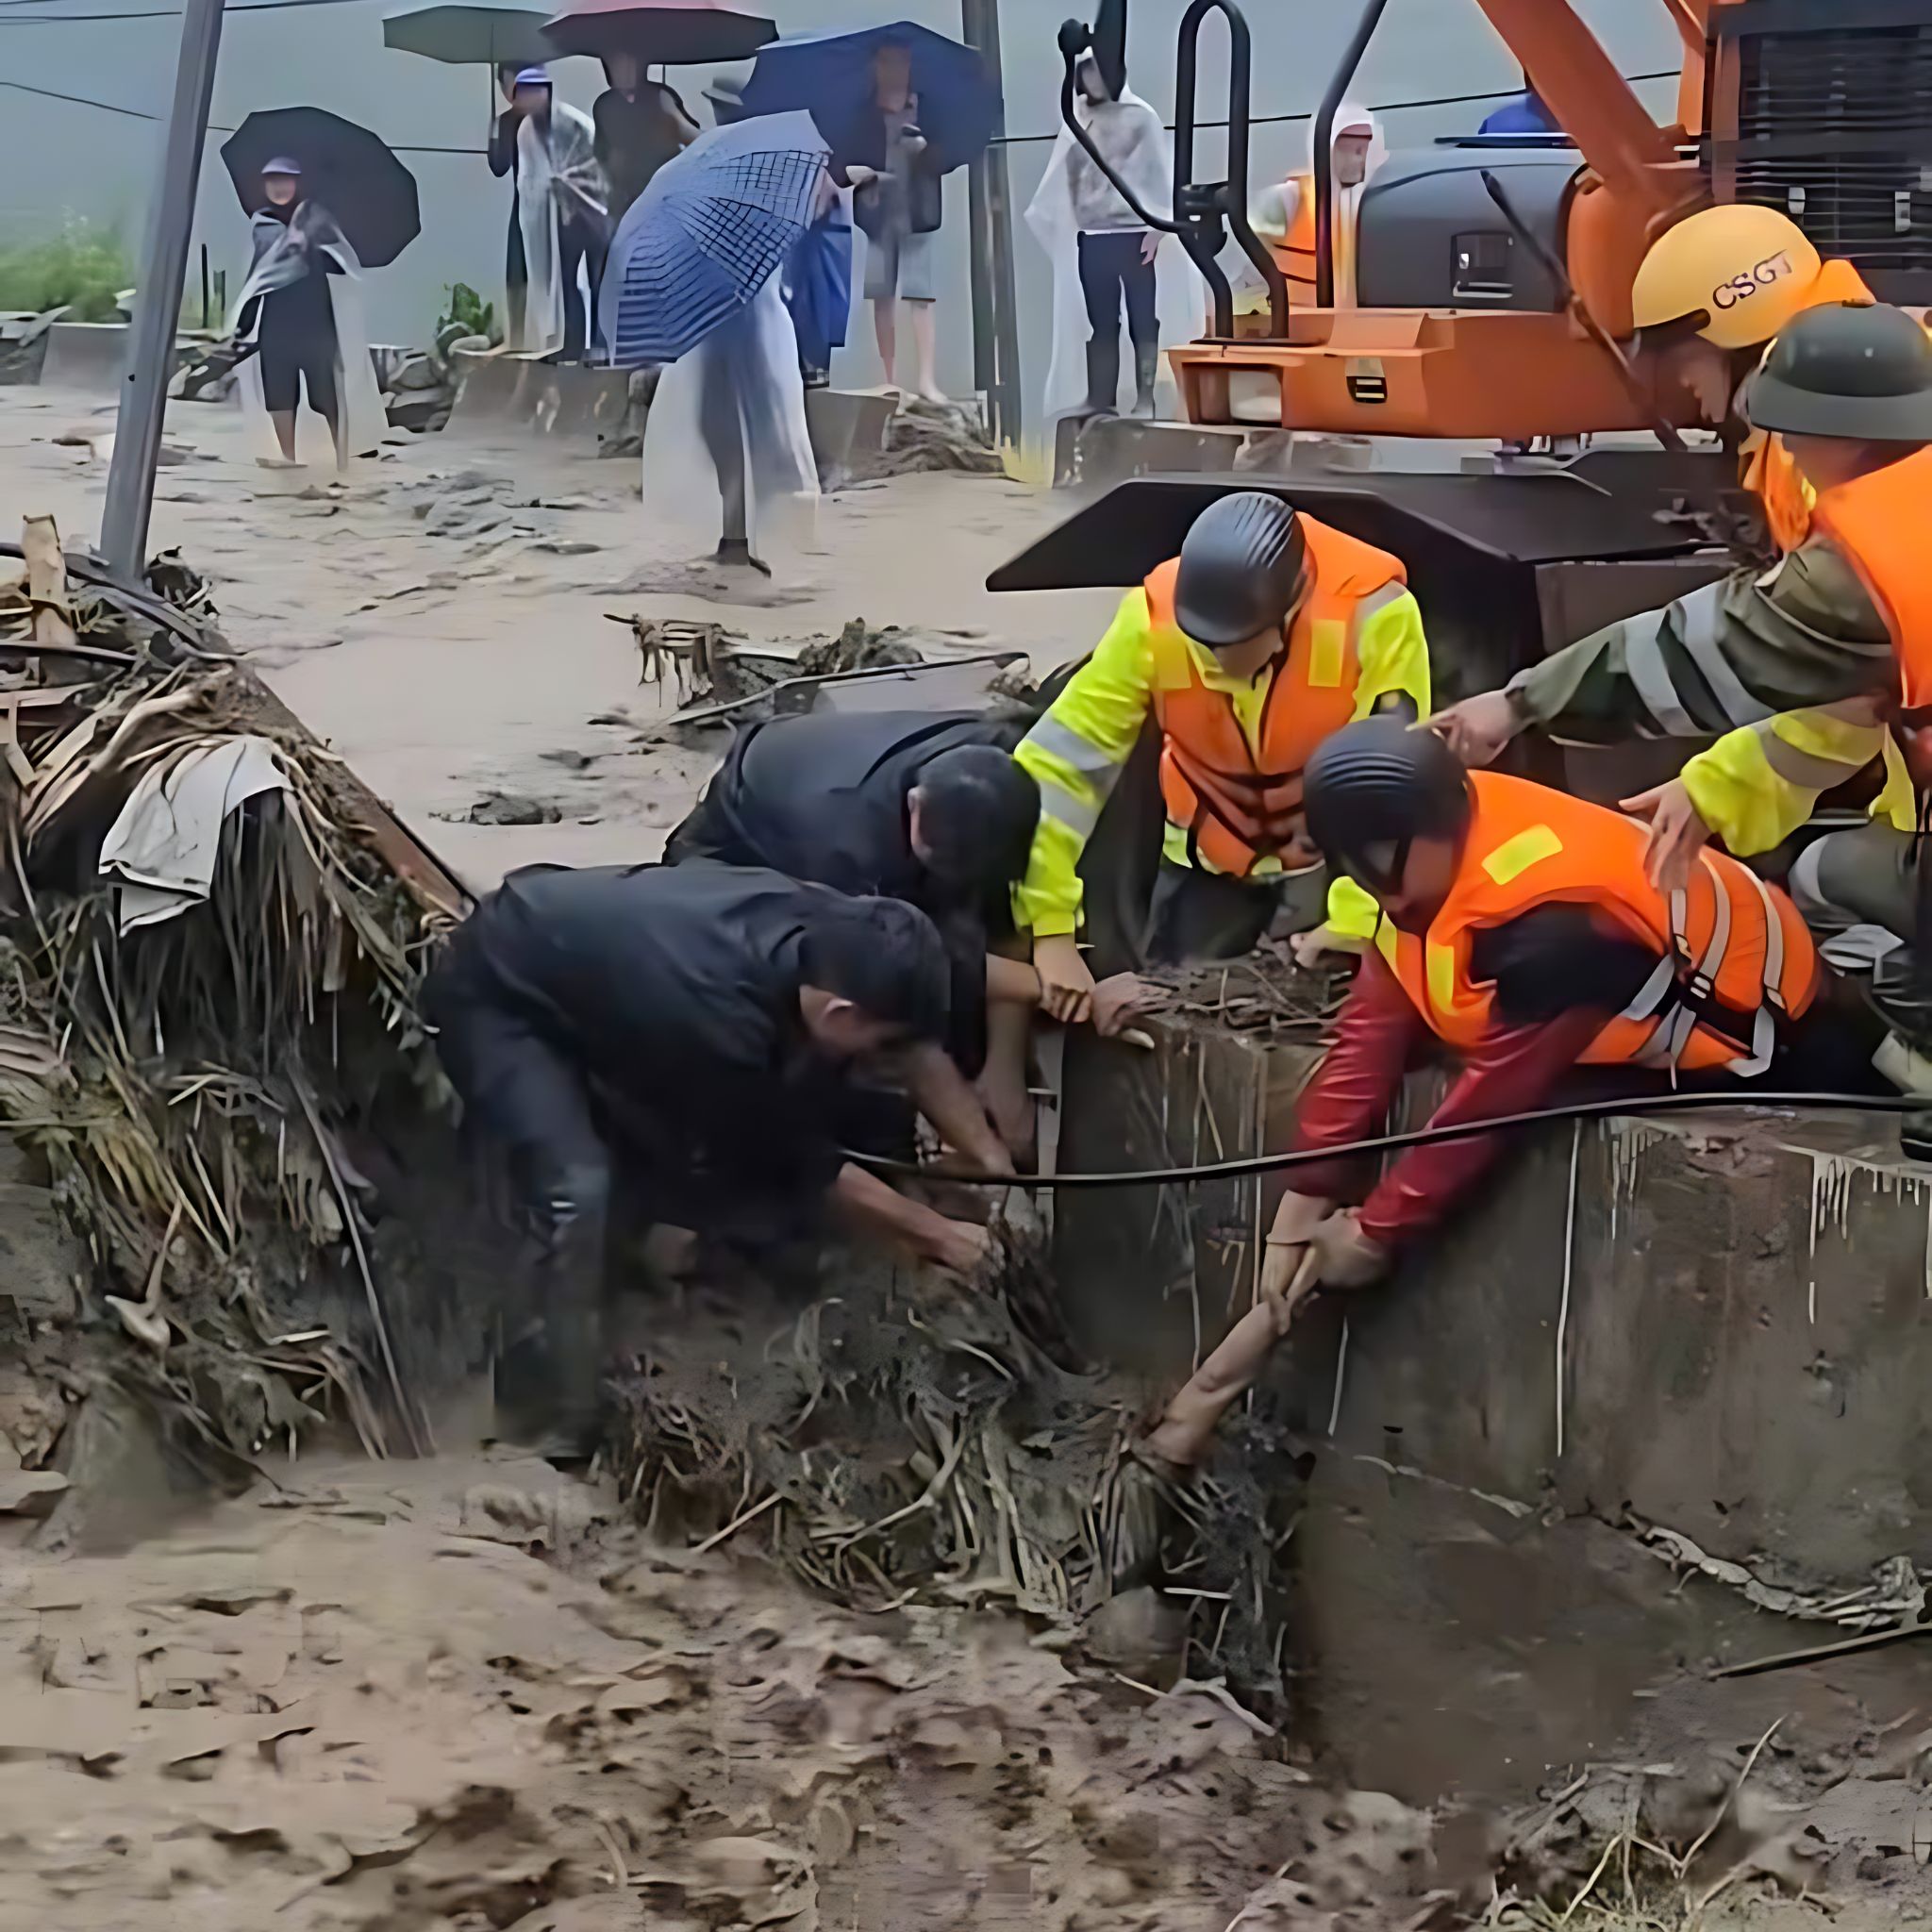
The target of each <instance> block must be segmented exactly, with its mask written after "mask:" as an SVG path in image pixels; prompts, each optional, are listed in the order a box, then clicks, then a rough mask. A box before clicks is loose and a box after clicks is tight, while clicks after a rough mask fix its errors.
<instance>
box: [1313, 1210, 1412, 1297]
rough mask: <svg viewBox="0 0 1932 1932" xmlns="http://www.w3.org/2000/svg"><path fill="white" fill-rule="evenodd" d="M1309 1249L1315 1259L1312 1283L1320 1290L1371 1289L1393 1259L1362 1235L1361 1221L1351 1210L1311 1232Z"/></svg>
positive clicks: (1335, 1215) (1332, 1216)
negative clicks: (1313, 1280) (1312, 1250)
mask: <svg viewBox="0 0 1932 1932" xmlns="http://www.w3.org/2000/svg"><path fill="white" fill-rule="evenodd" d="M1310 1245H1311V1246H1312V1247H1313V1249H1314V1251H1315V1254H1316V1256H1317V1257H1319V1270H1318V1273H1317V1275H1316V1280H1317V1282H1318V1284H1319V1285H1320V1286H1321V1287H1323V1288H1340V1289H1350V1288H1373V1287H1374V1284H1375V1283H1376V1282H1378V1281H1380V1280H1381V1278H1382V1277H1383V1275H1385V1274H1388V1272H1389V1267H1390V1263H1391V1261H1393V1260H1394V1258H1395V1257H1394V1254H1393V1252H1392V1251H1391V1249H1389V1248H1387V1247H1385V1246H1383V1244H1382V1243H1381V1242H1380V1241H1376V1240H1375V1238H1374V1236H1373V1235H1367V1234H1364V1233H1363V1232H1362V1224H1361V1217H1360V1216H1359V1215H1358V1214H1357V1212H1356V1210H1355V1209H1354V1208H1342V1209H1341V1212H1340V1213H1336V1214H1331V1215H1330V1216H1329V1217H1328V1219H1327V1220H1326V1221H1324V1223H1323V1224H1321V1226H1320V1227H1318V1228H1317V1229H1316V1230H1315V1234H1314V1239H1313V1241H1311V1242H1310Z"/></svg>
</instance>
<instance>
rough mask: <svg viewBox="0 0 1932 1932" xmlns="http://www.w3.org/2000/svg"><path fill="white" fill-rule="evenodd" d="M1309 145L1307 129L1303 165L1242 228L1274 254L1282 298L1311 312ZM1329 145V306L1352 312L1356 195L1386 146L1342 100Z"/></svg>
mask: <svg viewBox="0 0 1932 1932" xmlns="http://www.w3.org/2000/svg"><path fill="white" fill-rule="evenodd" d="M1314 140H1315V131H1314V128H1313V126H1312V125H1310V127H1309V129H1308V160H1307V166H1306V167H1305V168H1303V169H1302V170H1301V171H1300V172H1299V173H1298V174H1293V175H1290V176H1289V177H1288V178H1287V180H1285V181H1280V182H1277V183H1276V184H1275V185H1274V187H1272V188H1269V189H1266V190H1264V191H1263V192H1261V193H1260V194H1258V195H1257V196H1256V197H1255V199H1254V202H1253V203H1252V205H1251V206H1250V207H1249V209H1248V224H1249V225H1250V226H1251V227H1252V228H1253V229H1254V231H1255V233H1256V234H1257V235H1258V236H1259V237H1260V238H1261V240H1262V241H1263V242H1267V243H1268V244H1269V246H1270V247H1272V248H1273V249H1274V255H1275V259H1276V260H1277V261H1278V262H1279V263H1280V265H1281V272H1282V274H1283V275H1286V276H1287V277H1288V299H1289V300H1290V301H1291V303H1293V304H1294V306H1295V307H1296V308H1313V307H1314V306H1315V297H1316V292H1317V290H1316V263H1315V151H1314ZM1329 142H1330V149H1329V152H1330V156H1331V159H1332V172H1331V175H1330V183H1329V202H1330V206H1331V208H1332V209H1333V211H1334V222H1333V224H1332V225H1331V227H1330V229H1329V234H1330V237H1331V241H1332V244H1333V259H1334V266H1335V303H1334V306H1335V307H1336V308H1354V307H1355V306H1356V293H1355V264H1356V233H1357V225H1358V224H1359V223H1360V220H1361V208H1362V196H1363V194H1364V193H1365V192H1366V191H1367V188H1368V184H1369V182H1370V180H1371V179H1372V178H1373V176H1374V173H1375V171H1376V169H1378V168H1379V167H1380V166H1381V165H1382V163H1383V162H1384V161H1386V160H1387V159H1388V158H1389V146H1388V143H1387V142H1385V141H1384V140H1383V138H1382V125H1381V123H1380V122H1379V121H1377V120H1376V119H1375V117H1374V115H1373V114H1372V113H1370V112H1369V110H1368V109H1367V108H1364V107H1363V106H1361V104H1360V103H1359V102H1357V101H1344V102H1343V103H1342V104H1341V107H1340V108H1337V109H1336V113H1335V123H1334V127H1333V129H1332V131H1331V133H1330V136H1329Z"/></svg>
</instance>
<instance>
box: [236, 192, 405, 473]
mask: <svg viewBox="0 0 1932 1932" xmlns="http://www.w3.org/2000/svg"><path fill="white" fill-rule="evenodd" d="M249 233H250V239H251V240H252V241H253V242H254V245H255V260H254V262H253V264H252V265H251V266H250V268H249V271H248V278H247V280H246V281H244V282H243V283H242V292H241V294H240V295H238V296H237V297H236V299H235V306H234V308H233V309H232V310H231V311H230V313H229V316H228V333H229V334H230V335H231V336H235V337H237V339H238V340H239V341H243V342H256V341H257V340H258V330H259V328H260V326H261V304H260V302H259V301H258V297H260V296H263V295H270V294H273V293H274V292H275V291H276V290H277V289H286V288H288V287H290V286H291V284H292V283H294V282H296V281H298V280H300V279H301V277H302V276H303V275H307V274H308V273H309V272H310V268H311V265H312V264H314V263H315V262H316V261H317V259H318V258H320V257H322V256H327V257H329V258H332V259H333V260H334V261H335V263H336V264H337V266H338V267H339V268H340V269H341V274H340V275H325V276H324V281H325V284H326V286H327V289H328V300H329V311H330V313H331V315H332V316H333V318H334V321H335V334H336V395H337V397H338V398H339V399H340V407H341V411H342V417H343V423H342V431H343V434H342V453H343V460H344V461H345V462H346V461H348V460H351V459H353V458H356V457H362V456H372V455H374V454H375V451H376V450H377V449H378V448H379V447H380V445H381V442H382V439H383V435H384V432H385V431H387V429H388V428H389V412H388V411H387V410H386V409H385V408H383V404H382V391H381V390H380V389H379V388H378V387H377V386H376V381H375V363H374V362H372V361H371V360H370V357H369V330H368V326H367V325H366V324H365V323H364V321H363V319H362V264H361V262H360V261H358V259H357V258H356V251H355V250H354V249H353V248H352V247H350V245H349V241H348V237H347V236H345V235H344V234H343V233H342V231H341V228H340V227H338V226H337V225H336V219H335V217H334V216H333V215H332V214H330V213H329V211H328V210H327V209H326V208H324V207H323V206H322V204H321V203H320V202H316V201H305V202H302V203H300V204H299V205H298V206H297V208H296V209H295V212H294V214H293V216H292V217H291V219H290V220H289V221H288V222H286V223H284V222H282V221H280V220H278V219H277V218H276V217H275V216H274V215H272V214H269V213H268V212H267V211H266V210H263V211H261V212H258V214H257V215H256V217H255V219H254V221H253V223H252V224H251V225H250V229H249ZM304 244H306V246H305V245H304ZM315 273H317V274H321V270H320V268H319V267H318V268H316V269H315ZM244 325H245V333H244V332H243V329H244ZM235 393H236V396H237V398H238V400H239V401H240V403H241V405H242V412H243V414H244V415H246V416H247V418H248V420H249V425H250V434H251V435H253V436H254V437H255V440H256V441H257V442H258V444H259V447H258V451H257V454H258V455H259V456H264V457H274V456H275V455H276V454H277V453H278V450H279V445H278V444H277V443H276V441H275V428H274V425H272V424H271V423H270V422H269V420H268V407H267V405H266V403H265V402H264V401H263V400H262V393H261V360H260V358H259V357H258V356H250V357H249V358H247V359H246V360H245V361H244V362H242V364H241V366H240V367H239V368H238V369H237V370H236V372H235ZM327 435H328V431H327V430H326V428H325V427H324V425H323V423H322V420H321V418H320V417H318V416H317V415H316V414H315V413H314V412H313V411H312V410H309V409H304V410H302V411H300V412H299V413H298V414H297V416H296V419H295V453H296V456H297V458H300V459H302V460H307V459H308V457H309V456H310V455H311V454H315V455H319V454H320V447H319V446H316V445H315V444H314V439H315V438H316V437H318V436H320V437H327ZM326 446H327V447H328V451H329V455H330V457H331V458H333V456H334V454H335V451H334V446H333V443H332V442H331V443H329V444H327V445H326Z"/></svg>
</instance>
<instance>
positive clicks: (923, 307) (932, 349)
mask: <svg viewBox="0 0 1932 1932" xmlns="http://www.w3.org/2000/svg"><path fill="white" fill-rule="evenodd" d="M906 306H907V307H908V308H909V309H910V310H911V311H912V346H913V348H914V350H915V352H916V353H917V355H918V358H919V393H920V394H921V395H923V396H924V398H925V399H926V401H927V402H929V403H942V402H944V401H945V399H946V392H945V391H944V390H942V389H941V387H940V378H939V323H938V313H939V304H938V303H936V302H908V304H907V305H906Z"/></svg>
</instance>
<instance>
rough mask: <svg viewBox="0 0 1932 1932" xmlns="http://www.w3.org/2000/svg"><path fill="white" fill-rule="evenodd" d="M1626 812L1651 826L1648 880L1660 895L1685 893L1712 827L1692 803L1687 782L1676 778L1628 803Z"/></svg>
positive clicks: (1647, 848) (1646, 853)
mask: <svg viewBox="0 0 1932 1932" xmlns="http://www.w3.org/2000/svg"><path fill="white" fill-rule="evenodd" d="M1623 809H1624V811H1626V812H1628V813H1629V814H1630V816H1631V817H1632V818H1635V819H1645V820H1647V821H1648V822H1649V824H1650V842H1649V844H1648V845H1646V846H1645V847H1644V852H1643V873H1644V876H1645V877H1646V878H1648V879H1649V881H1650V882H1651V884H1652V885H1654V886H1655V887H1657V890H1658V891H1663V892H1681V891H1683V890H1684V889H1685V887H1687V886H1688V885H1689V884H1690V883H1691V867H1692V866H1693V865H1694V864H1696V862H1697V855H1698V854H1699V853H1700V852H1702V851H1703V850H1704V847H1705V843H1706V841H1707V840H1708V839H1709V837H1710V827H1709V826H1708V825H1707V824H1705V823H1704V817H1703V814H1702V813H1701V812H1699V811H1698V809H1697V808H1696V806H1695V805H1693V804H1692V803H1691V789H1690V787H1689V786H1687V785H1686V784H1685V783H1684V781H1683V779H1681V778H1673V779H1672V780H1671V781H1670V783H1669V784H1668V785H1657V786H1654V787H1653V788H1652V789H1651V790H1650V791H1641V792H1639V793H1638V795H1637V796H1636V797H1635V798H1626V799H1624V802H1623Z"/></svg>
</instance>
